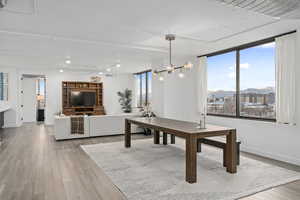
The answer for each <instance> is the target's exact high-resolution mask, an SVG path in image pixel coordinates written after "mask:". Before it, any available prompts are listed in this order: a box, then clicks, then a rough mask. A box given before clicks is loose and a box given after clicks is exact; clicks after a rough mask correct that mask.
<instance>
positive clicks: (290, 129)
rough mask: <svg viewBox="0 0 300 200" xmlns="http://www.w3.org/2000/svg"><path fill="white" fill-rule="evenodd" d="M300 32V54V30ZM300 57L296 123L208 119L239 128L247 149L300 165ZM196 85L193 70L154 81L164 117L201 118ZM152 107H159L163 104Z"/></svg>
mask: <svg viewBox="0 0 300 200" xmlns="http://www.w3.org/2000/svg"><path fill="white" fill-rule="evenodd" d="M297 35H298V42H297V43H298V54H299V53H300V29H299V30H298V33H297ZM297 59H298V62H297V64H298V65H297V71H296V77H297V78H296V79H297V83H296V90H297V91H296V97H297V100H296V102H297V103H298V105H297V108H296V111H297V126H288V125H278V124H276V123H273V122H263V121H254V120H244V119H233V118H223V117H212V116H209V117H208V122H209V123H215V124H219V125H223V126H229V127H234V128H237V131H238V137H239V138H240V139H241V141H242V146H241V147H242V149H243V150H244V151H248V152H251V153H256V154H259V155H262V156H266V157H270V158H273V159H278V160H282V161H286V162H290V163H294V164H297V165H300V79H299V77H300V57H299V56H298V58H297ZM179 63H180V62H179ZM194 63H195V62H194ZM195 66H197V65H195ZM157 81H158V80H157V79H155V80H154V82H157ZM196 84H197V75H196V73H194V71H191V72H189V73H188V74H187V77H185V78H184V79H179V78H178V77H177V76H176V75H175V74H172V75H168V76H166V79H165V81H164V83H163V84H162V83H161V84H157V83H154V84H153V92H154V93H163V97H162V98H161V100H162V101H161V102H163V104H164V105H163V116H165V117H169V118H174V119H180V120H187V121H198V119H199V115H198V113H197V106H196V103H197V102H196V101H197V96H196ZM161 90H163V92H161ZM157 103H158V104H159V103H160V102H156V104H157ZM153 106H154V107H159V106H160V105H153Z"/></svg>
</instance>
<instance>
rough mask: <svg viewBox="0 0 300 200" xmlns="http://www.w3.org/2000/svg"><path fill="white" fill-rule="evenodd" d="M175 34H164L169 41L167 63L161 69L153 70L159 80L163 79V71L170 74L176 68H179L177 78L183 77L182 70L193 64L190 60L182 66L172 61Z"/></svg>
mask: <svg viewBox="0 0 300 200" xmlns="http://www.w3.org/2000/svg"><path fill="white" fill-rule="evenodd" d="M175 38H176V37H175V35H174V34H167V35H166V40H167V41H169V64H168V65H167V66H165V67H164V69H162V70H154V71H153V75H154V76H156V75H159V80H160V81H163V80H164V73H167V74H171V73H173V72H175V71H176V70H179V73H178V76H179V78H183V77H184V70H189V69H191V68H192V67H193V64H192V63H191V62H186V63H185V64H184V65H182V66H176V65H174V64H173V63H172V41H174V40H175Z"/></svg>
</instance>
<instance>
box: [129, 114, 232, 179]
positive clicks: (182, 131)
mask: <svg viewBox="0 0 300 200" xmlns="http://www.w3.org/2000/svg"><path fill="white" fill-rule="evenodd" d="M131 124H135V125H137V126H139V127H142V128H149V129H152V130H154V134H153V135H154V137H153V138H154V144H159V138H160V132H163V133H164V136H165V135H167V134H171V136H173V138H175V136H177V137H180V138H183V139H185V155H186V156H185V160H186V161H185V163H186V170H185V171H186V172H185V180H186V181H187V182H188V183H196V182H197V140H198V139H201V138H207V137H214V136H224V135H225V136H226V161H225V162H226V171H227V172H229V173H236V172H237V158H236V151H237V149H236V129H234V128H228V127H223V126H217V125H211V124H207V125H206V128H205V129H200V128H199V127H198V124H197V123H193V122H186V121H179V120H174V119H167V118H158V117H152V118H147V117H144V118H130V119H129V118H128V119H125V147H126V148H130V147H131ZM164 140H165V138H164ZM173 140H174V139H173ZM174 142H175V140H174V141H173V143H174Z"/></svg>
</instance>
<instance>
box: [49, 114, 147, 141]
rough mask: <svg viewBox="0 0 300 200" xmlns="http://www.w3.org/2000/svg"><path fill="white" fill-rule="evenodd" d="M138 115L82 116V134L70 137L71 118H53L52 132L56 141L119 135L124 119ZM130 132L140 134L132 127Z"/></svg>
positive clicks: (122, 129) (122, 132)
mask: <svg viewBox="0 0 300 200" xmlns="http://www.w3.org/2000/svg"><path fill="white" fill-rule="evenodd" d="M139 116H140V114H139V113H128V114H127V113H126V114H125V113H124V114H118V115H94V116H84V134H81V135H77V134H76V135H73V134H72V135H71V117H70V116H55V122H54V131H55V139H56V140H64V139H73V138H86V137H96V136H107V135H119V134H124V132H125V118H133V117H139ZM131 129H132V130H131V131H132V132H133V133H135V132H141V130H139V129H138V127H136V126H132V128H131Z"/></svg>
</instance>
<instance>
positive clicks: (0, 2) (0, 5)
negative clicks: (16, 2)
mask: <svg viewBox="0 0 300 200" xmlns="http://www.w3.org/2000/svg"><path fill="white" fill-rule="evenodd" d="M6 4H7V0H0V8H4V7H5V6H6Z"/></svg>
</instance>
